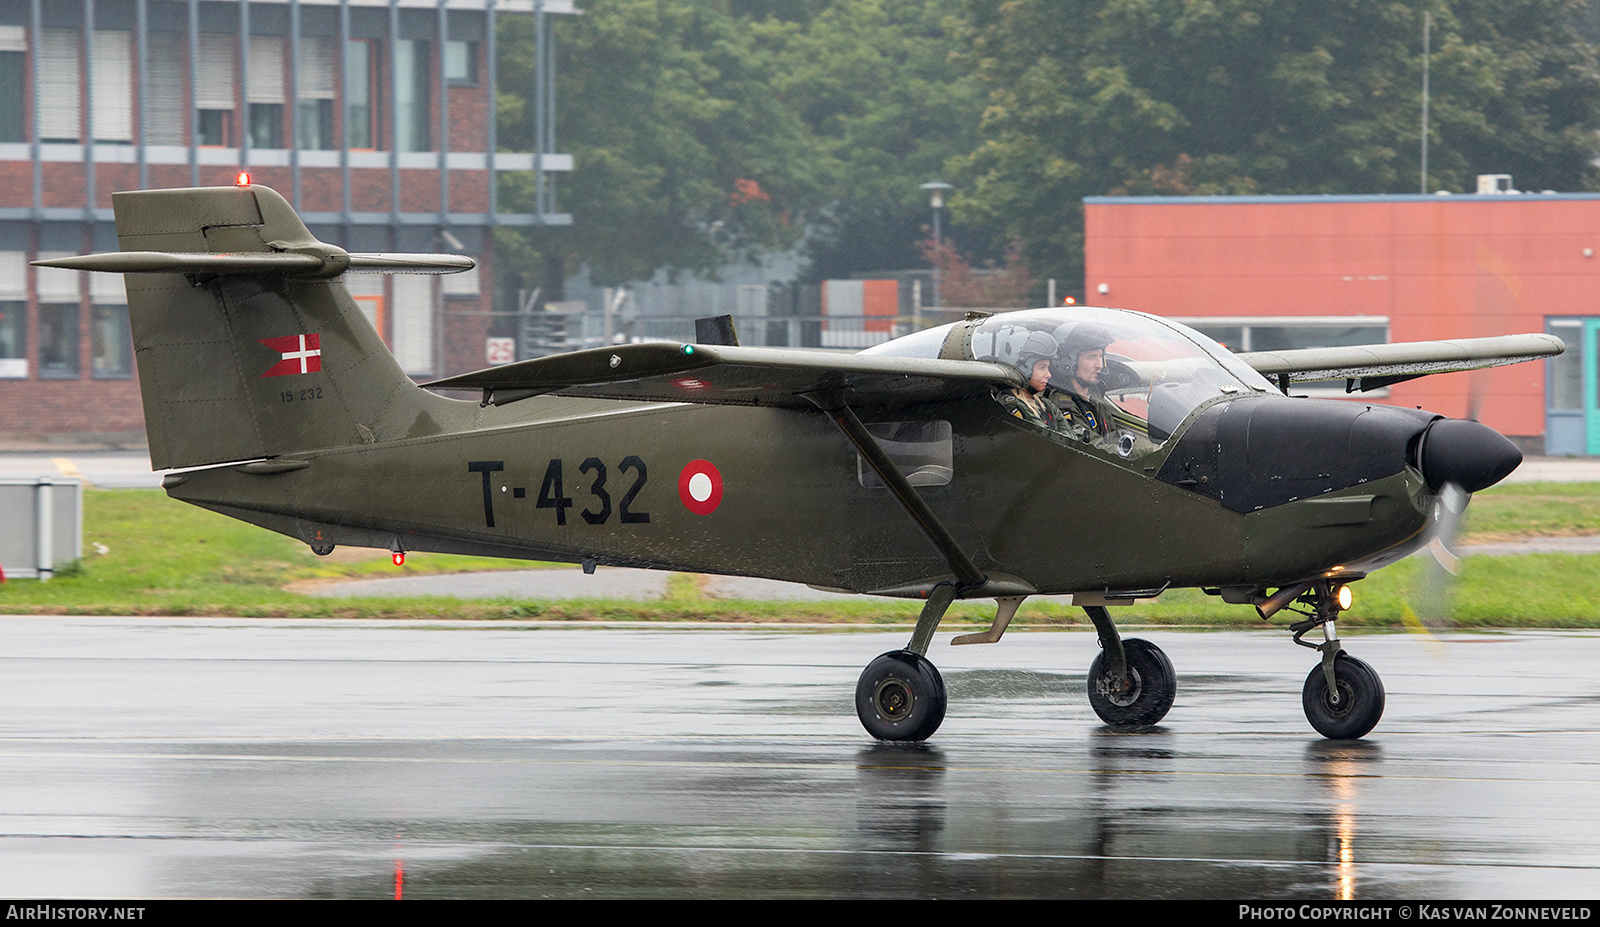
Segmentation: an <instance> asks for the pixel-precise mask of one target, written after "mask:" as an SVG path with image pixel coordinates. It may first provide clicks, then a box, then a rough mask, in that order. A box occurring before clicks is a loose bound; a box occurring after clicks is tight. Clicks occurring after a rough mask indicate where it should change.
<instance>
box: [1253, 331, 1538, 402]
mask: <svg viewBox="0 0 1600 927" xmlns="http://www.w3.org/2000/svg"><path fill="white" fill-rule="evenodd" d="M1564 350H1566V345H1565V344H1563V343H1562V341H1561V339H1560V338H1557V337H1556V336H1555V335H1501V336H1499V337H1495V338H1460V339H1456V340H1452V341H1410V342H1401V343H1397V344H1372V345H1359V346H1353V347H1343V348H1304V349H1301V350H1297V351H1252V352H1249V353H1245V354H1239V355H1238V358H1239V359H1240V360H1242V361H1244V362H1245V363H1247V364H1249V365H1250V366H1251V367H1254V368H1255V369H1256V371H1257V372H1258V373H1261V374H1263V375H1265V376H1267V377H1270V378H1274V379H1278V380H1279V381H1280V382H1282V379H1283V378H1284V377H1287V378H1288V380H1289V381H1290V382H1303V381H1307V380H1345V381H1347V384H1346V391H1347V392H1353V391H1355V390H1371V389H1380V388H1382V387H1385V386H1388V385H1390V384H1392V383H1399V382H1401V381H1403V380H1411V379H1415V378H1416V377H1422V376H1427V375H1428V374H1432V373H1454V372H1457V371H1462V370H1478V369H1481V368H1484V367H1499V366H1501V365H1502V364H1518V363H1521V362H1523V361H1529V360H1538V359H1539V358H1541V357H1553V356H1555V355H1557V354H1560V353H1561V352H1562V351H1564Z"/></svg>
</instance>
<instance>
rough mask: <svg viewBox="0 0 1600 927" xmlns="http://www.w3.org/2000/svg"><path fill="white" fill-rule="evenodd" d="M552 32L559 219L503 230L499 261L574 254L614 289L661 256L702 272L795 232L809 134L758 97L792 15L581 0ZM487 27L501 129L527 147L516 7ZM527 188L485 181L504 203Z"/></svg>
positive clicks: (807, 182) (524, 54)
mask: <svg viewBox="0 0 1600 927" xmlns="http://www.w3.org/2000/svg"><path fill="white" fill-rule="evenodd" d="M557 28H558V29H559V32H558V35H557V41H556V42H555V46H556V59H557V60H556V73H557V97H558V101H559V105H558V107H557V128H556V137H557V138H558V139H559V140H560V147H562V148H563V149H565V150H566V151H569V152H570V153H571V154H572V155H573V158H574V161H575V169H574V170H573V172H572V173H571V175H570V176H567V177H561V178H560V179H559V181H558V182H559V184H560V202H561V203H562V204H563V207H564V208H568V209H570V210H572V211H573V212H574V213H575V222H574V224H573V226H571V227H570V228H557V229H535V230H531V231H528V232H523V233H514V234H510V235H503V236H502V246H503V247H502V257H503V258H504V257H505V256H506V252H507V251H509V252H512V255H513V259H514V258H515V256H516V252H518V251H521V252H522V255H521V256H522V257H523V258H524V259H531V258H532V256H533V255H534V254H543V255H546V256H550V255H554V256H556V257H557V258H558V260H557V262H556V264H557V266H559V265H560V264H563V263H567V262H569V261H571V260H573V259H577V260H581V261H582V262H583V263H585V264H587V265H588V267H589V271H590V274H591V276H592V279H594V280H595V282H597V283H601V284H618V283H623V282H625V281H628V280H633V279H638V278H642V277H649V276H651V275H652V274H654V273H655V272H656V270H657V269H658V268H661V267H668V268H674V269H679V270H686V271H691V272H698V273H705V274H709V273H712V272H713V271H714V270H715V269H716V268H717V267H719V266H721V264H722V263H723V262H724V260H725V258H726V255H729V254H735V255H737V254H750V253H754V252H759V251H760V250H761V249H764V248H773V247H786V246H791V245H793V244H794V243H795V242H797V241H798V240H799V238H800V235H801V233H802V232H803V230H804V228H805V223H806V221H807V220H808V219H809V217H810V216H811V215H813V214H814V213H815V212H816V210H817V206H818V203H819V201H820V188H821V183H820V181H819V179H818V177H817V176H816V173H815V172H816V169H817V164H818V157H817V154H818V152H817V150H816V147H815V145H814V144H813V141H812V139H811V136H810V134H809V132H808V131H807V130H806V128H805V126H804V124H803V122H802V121H801V120H800V119H799V117H798V116H797V115H796V114H795V112H794V111H793V110H792V108H790V107H788V106H786V105H785V104H784V103H783V102H782V101H780V100H779V99H778V98H777V97H776V96H775V95H774V94H773V92H772V88H773V87H774V86H775V85H776V84H777V83H778V79H779V77H780V75H779V74H778V73H776V68H777V62H778V60H779V57H780V56H779V52H780V51H781V48H782V46H783V43H784V42H785V41H786V40H787V38H788V37H789V35H790V34H791V33H792V32H793V31H794V29H795V27H794V25H793V24H790V23H787V22H784V21H781V20H778V19H773V18H765V19H762V20H760V21H750V20H744V19H740V18H739V17H737V16H735V15H734V14H732V13H731V12H730V11H729V4H728V3H726V2H721V3H718V2H701V3H693V4H689V3H673V2H668V0H594V2H590V3H586V4H585V5H584V15H582V16H579V17H572V18H562V21H561V22H560V23H559V24H558V25H557ZM499 38H500V46H501V49H502V56H501V64H500V67H501V75H502V80H501V89H502V92H501V94H500V99H499V101H498V102H499V115H500V120H501V126H502V132H501V139H502V141H503V143H504V144H506V145H507V146H509V147H512V148H515V149H518V150H524V151H526V150H531V148H532V139H533V127H532V116H533V106H532V103H531V101H529V100H528V99H527V98H526V97H525V96H524V92H525V91H523V89H522V88H531V87H532V86H533V78H532V75H533V71H534V67H535V55H534V43H533V21H532V18H531V17H514V16H508V17H504V18H503V19H502V20H501V32H500V36H499ZM532 187H533V178H532V177H531V176H521V177H508V178H505V179H504V180H502V181H501V190H502V193H503V195H504V197H505V199H506V201H507V203H508V204H509V205H512V206H513V207H515V206H516V205H517V204H518V203H522V204H528V203H531V202H532ZM505 263H513V262H505ZM553 273H555V269H554V267H552V268H551V269H550V270H548V271H547V272H546V277H548V276H550V275H551V274H553ZM545 282H546V284H547V285H553V284H554V283H555V281H550V280H546V281H545Z"/></svg>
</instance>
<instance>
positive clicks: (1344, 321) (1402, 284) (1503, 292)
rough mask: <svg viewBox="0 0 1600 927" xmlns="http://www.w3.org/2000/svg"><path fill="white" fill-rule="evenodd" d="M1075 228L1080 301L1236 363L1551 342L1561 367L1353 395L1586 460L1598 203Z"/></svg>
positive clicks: (1147, 209)
mask: <svg viewBox="0 0 1600 927" xmlns="http://www.w3.org/2000/svg"><path fill="white" fill-rule="evenodd" d="M1084 220H1085V244H1084V258H1085V263H1084V267H1085V278H1086V279H1085V284H1086V291H1087V293H1088V298H1089V301H1090V302H1093V303H1096V304H1099V305H1112V306H1122V307H1125V308H1129V309H1137V310H1140V311H1143V312H1150V313H1154V314H1157V315H1162V316H1166V317H1169V318H1174V319H1177V320H1179V321H1182V322H1186V323H1188V324H1190V325H1193V326H1194V327H1196V328H1199V329H1200V330H1202V331H1204V332H1205V333H1206V334H1208V335H1210V336H1211V337H1213V338H1215V339H1217V340H1218V341H1221V342H1222V343H1224V344H1226V345H1228V346H1229V347H1230V348H1232V349H1233V350H1236V351H1251V350H1256V351H1265V350H1282V349H1288V348H1302V347H1324V346H1330V345H1342V344H1370V343H1373V342H1384V341H1427V340H1433V339H1446V338H1473V337H1484V336H1490V335H1506V334H1513V333H1517V332H1541V331H1542V332H1551V333H1554V334H1556V335H1559V336H1561V338H1562V339H1563V340H1564V341H1566V344H1567V353H1566V354H1564V355H1562V356H1560V357H1557V358H1552V359H1551V360H1548V361H1542V362H1537V363H1527V364H1517V365H1513V366H1508V367H1499V368H1495V369H1493V370H1489V371H1485V372H1482V373H1457V374H1446V375H1442V376H1431V377H1423V378H1422V379H1418V380H1412V381H1409V382H1405V383H1399V384H1396V385H1394V386H1393V387H1391V388H1389V389H1388V390H1385V391H1381V392H1379V393H1376V394H1371V393H1369V394H1357V397H1358V398H1362V399H1367V400H1374V399H1375V400H1376V401H1379V402H1385V403H1390V404H1393V405H1402V406H1421V407H1422V408H1424V409H1428V410H1429V411H1433V412H1439V413H1441V414H1444V415H1451V416H1464V415H1468V414H1471V413H1476V414H1477V415H1478V417H1479V418H1480V419H1481V420H1482V421H1483V422H1484V423H1485V424H1487V425H1489V426H1491V427H1493V428H1495V429H1497V430H1498V431H1500V432H1501V433H1502V434H1505V435H1507V436H1509V437H1511V438H1512V439H1513V440H1515V441H1517V442H1518V443H1519V444H1521V445H1522V446H1523V448H1524V450H1525V451H1530V452H1534V453H1550V454H1600V376H1597V375H1596V370H1597V369H1600V368H1597V366H1596V357H1597V355H1600V305H1597V300H1600V257H1597V256H1596V252H1597V251H1600V196H1596V195H1593V194H1523V195H1503V194H1491V195H1466V196H1462V195H1455V196H1238V197H1229V196H1216V197H1093V198H1089V199H1086V200H1085V201H1084ZM1296 392H1300V391H1299V390H1297V391H1296ZM1326 392H1327V393H1328V394H1331V395H1344V394H1343V391H1342V390H1336V389H1329V390H1327V391H1326Z"/></svg>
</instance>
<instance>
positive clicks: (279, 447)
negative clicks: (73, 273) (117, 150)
mask: <svg viewBox="0 0 1600 927" xmlns="http://www.w3.org/2000/svg"><path fill="white" fill-rule="evenodd" d="M112 204H113V207H114V211H115V213H116V220H117V237H118V240H119V243H120V245H121V248H122V252H123V253H122V254H117V255H93V256H89V257H85V258H76V259H69V261H67V262H62V266H74V265H73V264H72V263H71V262H73V261H75V262H77V263H76V265H75V266H78V267H80V268H82V269H98V270H107V271H114V272H124V273H127V276H126V277H125V278H124V279H125V280H126V282H127V288H128V312H129V318H130V320H131V322H132V325H133V344H134V356H135V357H136V359H137V362H138V365H139V387H140V390H141V392H142V394H143V399H144V416H145V427H146V430H147V432H148V434H149V440H150V462H151V465H152V466H153V467H155V468H157V469H162V468H169V467H193V466H200V465H203V464H213V463H223V462H227V461H235V460H249V459H254V458H261V457H275V456H278V455H281V454H286V453H291V452H294V451H299V450H310V449H315V448H323V447H336V446H342V445H348V444H356V443H363V442H372V441H376V440H384V439H387V438H394V437H402V436H405V435H407V434H416V433H419V429H420V430H421V431H422V432H433V431H437V430H440V429H439V427H438V425H437V424H434V423H435V420H436V419H437V418H441V417H448V413H446V412H445V411H444V407H445V406H450V405H453V403H451V402H450V401H449V400H444V399H440V398H439V397H437V396H434V395H432V394H429V393H427V392H426V391H425V390H422V389H421V388H419V387H418V386H417V385H416V384H414V383H413V382H412V381H411V379H410V378H409V377H407V376H406V375H405V373H404V372H403V371H402V370H401V369H400V366H399V364H397V363H396V362H395V359H394V357H393V356H392V355H391V354H390V353H389V350H388V348H386V347H385V346H384V344H383V341H382V340H381V339H380V338H379V337H378V334H377V332H375V331H374V330H373V328H372V325H371V324H370V323H369V322H368V321H367V319H366V316H365V315H364V314H363V313H362V312H361V309H360V307H358V306H357V305H356V303H355V301H354V300H353V299H351V298H350V294H349V292H348V291H347V290H346V289H345V287H344V285H343V284H342V283H340V282H339V281H338V279H337V275H338V274H340V273H342V272H343V271H344V270H346V269H347V268H348V267H349V266H350V265H351V263H352V259H353V258H354V259H357V260H359V259H360V258H361V257H362V256H353V255H349V254H346V253H345V252H343V251H341V250H340V249H338V248H333V247H330V246H328V245H325V244H323V243H322V242H319V241H317V240H316V239H315V238H313V237H312V235H311V233H310V232H309V231H308V230H307V229H306V227H305V225H304V224H303V223H302V222H301V221H300V218H299V216H297V215H295V213H294V210H293V209H292V208H291V207H290V206H289V204H288V203H287V202H286V201H285V200H284V199H283V197H281V196H279V195H278V194H277V193H276V192H274V191H273V190H270V189H268V188H266V187H260V186H248V187H214V188H201V189H191V190H151V191H141V192H135V193H117V194H115V195H114V196H113V197H112ZM129 252H136V253H129ZM374 257H376V256H374ZM388 257H391V258H392V259H391V260H390V261H389V262H388V264H387V266H386V267H385V268H384V269H391V270H393V269H398V268H400V267H407V268H408V269H412V270H418V269H424V265H425V263H426V259H419V260H418V262H416V263H415V264H412V265H408V263H407V262H406V261H405V259H404V257H405V256H388ZM458 260H459V259H458ZM97 261H98V264H97V263H96V262H97ZM383 264H384V262H383V261H381V260H377V261H374V260H373V259H372V258H369V259H368V261H367V266H375V267H376V266H382V265H383ZM466 266H471V265H470V262H468V263H466ZM439 269H440V268H439V267H438V266H437V265H435V266H434V267H433V270H435V272H437V270H439ZM455 269H462V268H461V267H460V266H459V265H458V266H457V267H456V268H455Z"/></svg>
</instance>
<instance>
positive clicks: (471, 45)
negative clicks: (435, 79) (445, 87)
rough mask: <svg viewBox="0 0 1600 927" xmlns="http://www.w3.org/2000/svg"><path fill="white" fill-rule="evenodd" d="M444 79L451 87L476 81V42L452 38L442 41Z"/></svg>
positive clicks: (472, 83) (472, 84) (473, 83)
mask: <svg viewBox="0 0 1600 927" xmlns="http://www.w3.org/2000/svg"><path fill="white" fill-rule="evenodd" d="M444 79H445V80H447V81H449V82H450V86H452V87H457V86H460V87H468V86H474V85H476V84H477V83H478V43H477V42H467V41H462V40H457V39H452V40H450V41H448V42H446V43H444Z"/></svg>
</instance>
